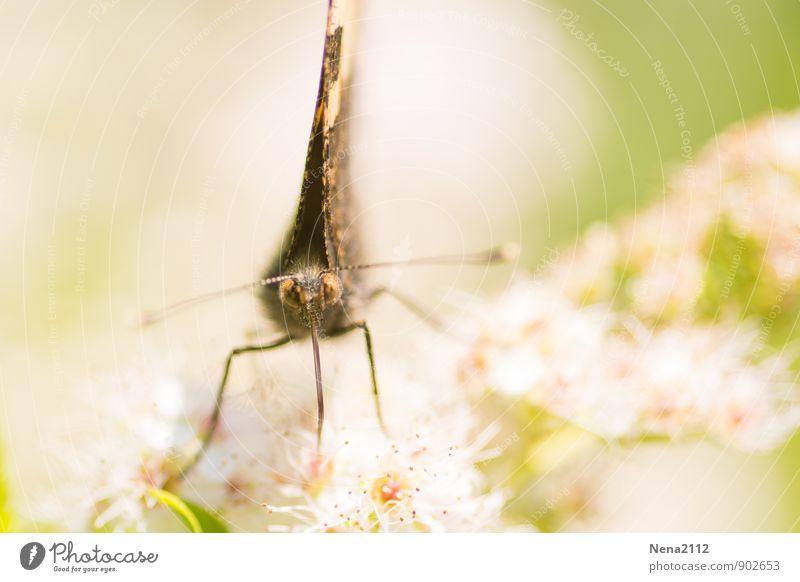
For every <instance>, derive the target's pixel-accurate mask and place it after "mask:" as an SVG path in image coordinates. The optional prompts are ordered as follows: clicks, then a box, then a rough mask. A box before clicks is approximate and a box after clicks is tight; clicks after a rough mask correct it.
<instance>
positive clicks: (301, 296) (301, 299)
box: [280, 279, 306, 309]
mask: <svg viewBox="0 0 800 582" xmlns="http://www.w3.org/2000/svg"><path fill="white" fill-rule="evenodd" d="M280 297H281V303H283V304H284V305H286V306H288V307H291V308H292V309H299V308H300V306H301V305H303V304H304V303H305V302H306V301H305V299H306V292H305V291H304V290H303V288H302V287H301V286H300V285H299V284H298V283H297V281H295V280H294V279H287V280H286V281H284V282H283V283H281V288H280Z"/></svg>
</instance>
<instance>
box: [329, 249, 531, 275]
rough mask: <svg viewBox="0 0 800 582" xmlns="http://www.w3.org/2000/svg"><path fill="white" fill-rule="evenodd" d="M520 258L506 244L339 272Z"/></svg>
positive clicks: (363, 266)
mask: <svg viewBox="0 0 800 582" xmlns="http://www.w3.org/2000/svg"><path fill="white" fill-rule="evenodd" d="M518 256H519V246H518V245H517V244H515V243H505V244H503V245H500V246H499V247H495V248H493V249H489V250H488V251H482V252H479V253H472V254H467V255H441V256H437V257H421V258H418V259H410V260H408V261H386V262H381V263H367V264H363V265H346V266H344V267H339V268H338V269H337V270H339V271H360V270H362V269H377V268H380V267H395V266H403V265H453V264H456V265H462V264H463V265H485V264H492V263H507V262H510V261H513V260H515V259H516V258H517V257H518Z"/></svg>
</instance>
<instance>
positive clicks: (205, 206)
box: [0, 0, 800, 531]
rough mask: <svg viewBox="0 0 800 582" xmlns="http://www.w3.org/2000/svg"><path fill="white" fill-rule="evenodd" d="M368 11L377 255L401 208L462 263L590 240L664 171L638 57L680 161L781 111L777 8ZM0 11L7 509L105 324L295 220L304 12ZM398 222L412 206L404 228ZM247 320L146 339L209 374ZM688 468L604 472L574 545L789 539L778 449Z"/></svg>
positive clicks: (797, 485)
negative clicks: (616, 537) (750, 533)
mask: <svg viewBox="0 0 800 582" xmlns="http://www.w3.org/2000/svg"><path fill="white" fill-rule="evenodd" d="M366 4H367V10H368V14H369V17H370V19H371V20H367V22H368V23H370V25H371V26H370V27H365V29H367V30H366V32H365V33H364V43H365V44H364V46H365V47H366V48H365V49H364V50H365V54H364V55H362V56H363V57H364V61H365V62H366V65H365V66H364V67H363V72H362V77H361V78H362V79H363V80H364V81H363V83H364V87H363V91H362V96H361V97H360V100H359V102H358V103H359V106H358V107H360V108H361V111H362V114H361V117H360V125H361V127H362V129H361V130H360V133H358V139H359V140H360V141H361V142H362V143H364V144H366V145H367V146H369V147H367V148H365V151H363V152H361V153H360V154H359V156H357V159H356V162H358V163H360V164H361V167H362V168H368V169H369V170H370V171H369V172H367V171H365V172H364V173H365V174H368V175H367V176H365V178H364V179H363V182H362V185H363V187H364V189H365V190H367V191H370V192H375V195H376V196H377V195H382V196H384V198H383V199H382V200H381V202H380V203H376V204H375V207H374V208H372V210H373V211H374V213H375V215H376V216H377V218H375V220H374V223H375V225H377V226H373V229H374V230H376V231H379V232H382V231H384V230H385V231H386V235H385V237H384V238H385V241H384V242H376V243H375V247H376V255H379V256H380V255H381V254H382V253H383V256H386V254H387V253H388V254H389V255H391V252H392V249H395V248H397V247H398V245H401V244H402V243H403V241H404V240H405V239H404V237H407V236H408V233H407V232H404V231H403V230H402V229H400V230H397V229H395V230H394V231H392V230H391V228H390V227H391V225H389V228H385V227H386V225H387V222H393V221H390V220H388V219H387V218H386V217H387V216H389V217H396V216H397V214H396V211H397V209H398V208H405V210H403V212H406V213H408V214H406V215H403V216H405V217H406V218H408V219H409V221H418V220H421V221H422V222H421V225H420V226H419V227H418V230H419V232H423V231H424V232H428V231H431V232H432V233H433V234H419V232H417V233H415V234H414V236H415V237H416V238H415V239H414V241H413V243H414V244H413V246H414V249H415V250H416V249H420V251H421V249H423V248H425V249H430V248H446V242H447V241H451V240H461V241H462V242H463V238H464V236H465V234H464V233H467V234H466V236H467V238H468V239H469V244H464V245H462V246H463V248H466V247H470V248H476V247H477V248H480V247H481V246H483V244H484V243H486V242H490V241H493V240H498V239H504V238H509V237H510V238H518V239H520V240H521V241H522V243H523V250H524V253H523V262H524V264H525V266H526V267H529V268H531V269H536V268H537V266H539V265H541V264H542V263H543V262H545V261H546V260H547V257H548V254H549V253H550V252H551V249H557V248H560V247H563V246H568V245H570V244H572V243H573V242H574V241H575V240H576V238H577V237H578V236H579V233H580V232H581V231H582V230H583V229H585V228H586V227H587V226H588V225H590V224H591V223H593V222H596V221H600V220H613V219H615V218H617V217H620V216H624V215H628V214H630V213H632V212H635V211H636V210H637V208H640V207H641V206H642V205H644V204H646V203H647V202H648V201H651V200H654V199H657V198H659V197H661V196H663V195H664V193H665V189H666V188H665V184H666V180H667V177H668V175H669V173H670V172H672V171H674V170H675V168H677V167H679V166H680V164H681V163H682V162H683V158H682V154H683V153H685V151H686V150H684V151H683V152H682V149H681V147H682V145H683V144H682V136H681V129H680V128H679V127H678V125H677V122H676V117H675V113H674V104H670V102H669V99H668V96H667V94H666V93H665V89H664V87H663V86H660V85H659V78H658V77H657V75H656V71H655V70H654V67H653V63H654V62H655V61H660V63H661V70H662V71H663V72H664V74H665V75H666V76H667V77H668V79H669V83H670V85H671V87H672V89H673V90H674V93H675V95H676V96H677V99H678V101H679V104H680V105H681V106H682V107H683V110H684V113H685V121H686V129H687V130H688V131H689V135H690V148H691V149H690V151H691V155H692V157H695V158H696V156H697V153H698V152H699V150H700V149H701V148H702V146H703V144H705V143H708V142H709V141H713V139H714V135H715V134H717V133H718V132H721V131H722V130H724V129H725V128H726V127H727V126H729V125H730V124H732V123H735V122H738V121H740V120H746V119H751V118H753V117H754V116H758V115H762V114H769V113H770V112H776V111H781V110H788V109H793V108H795V107H797V106H798V104H800V85H798V78H797V67H796V66H795V63H797V62H798V60H797V59H798V57H800V54H799V51H800V34H798V33H800V3H798V2H797V1H796V0H778V1H771V2H769V3H767V2H757V1H738V2H726V1H724V0H718V1H714V2H689V1H680V0H679V1H673V0H670V1H665V0H662V1H658V2H652V1H651V2H648V1H645V2H625V1H621V0H618V1H615V2H588V1H582V2H577V1H576V2H565V3H545V2H537V3H533V2H525V1H521V0H502V1H492V2H487V1H485V0H484V1H477V0H472V1H469V2H455V1H450V2H422V1H417V2H404V3H403V6H397V5H396V3H392V2H377V1H376V2H369V1H367V2H366ZM0 15H2V16H1V17H0V47H2V49H3V50H2V52H0V54H2V55H5V56H4V59H5V60H4V61H3V63H2V65H0V67H1V68H0V86H2V87H3V89H2V91H0V137H2V138H3V141H2V143H1V144H0V145H2V157H1V158H0V164H1V165H0V196H2V200H3V207H4V208H5V211H4V213H3V214H4V215H5V216H4V217H3V218H2V223H0V224H2V226H3V229H4V245H3V249H2V250H0V266H2V268H3V271H4V272H5V273H6V284H5V285H3V288H2V291H0V293H2V295H1V296H0V318H2V321H3V326H2V331H0V334H2V335H0V349H2V361H0V388H1V389H2V394H3V398H2V400H0V406H2V413H3V416H2V417H0V418H3V419H4V422H3V435H2V437H3V441H4V442H5V443H6V444H7V454H5V455H3V457H2V458H3V460H4V461H5V469H6V479H5V481H6V482H8V483H9V488H10V491H11V492H12V494H13V495H12V500H13V502H14V504H16V506H17V507H19V508H22V512H23V513H26V509H27V507H28V505H29V504H30V503H33V501H32V499H33V496H34V492H35V491H37V490H39V491H41V490H44V491H46V490H47V488H48V487H54V486H56V483H55V481H54V479H53V477H52V475H50V472H49V468H48V462H47V459H46V457H45V456H39V455H37V454H32V453H31V451H35V450H40V449H41V448H42V447H45V448H46V443H47V439H48V438H52V435H53V434H56V435H58V434H69V433H70V432H71V431H74V430H76V428H77V427H76V426H75V425H74V423H73V422H72V421H71V420H70V410H71V408H70V404H72V403H73V401H74V392H73V390H74V388H73V384H74V382H73V380H74V379H75V378H82V377H86V376H89V375H91V374H92V373H93V372H94V371H96V370H98V369H102V368H104V367H111V368H113V367H115V366H123V365H125V364H126V362H127V361H128V360H129V359H134V355H135V352H136V350H137V349H138V348H139V347H140V343H141V340H140V339H139V338H138V336H137V335H136V334H135V333H133V332H131V331H129V330H128V329H127V327H126V326H125V322H124V313H125V312H126V310H128V309H130V308H134V309H136V308H141V307H152V306H153V305H159V304H162V303H165V302H167V301H171V300H175V299H179V298H182V297H185V296H186V295H188V294H192V293H197V292H199V291H205V290H209V289H214V288H219V287H220V286H222V285H221V284H220V281H222V282H223V285H224V284H235V283H238V282H241V281H243V280H248V277H250V276H252V275H253V274H254V273H257V272H258V270H259V269H260V267H261V266H262V265H263V264H264V263H265V257H266V256H267V255H268V253H269V250H270V249H271V248H272V247H273V245H274V244H275V241H276V240H277V239H278V238H279V235H280V233H279V228H280V225H281V224H283V223H284V222H285V219H286V217H287V216H288V214H289V212H290V211H291V207H292V206H293V204H294V195H295V194H294V193H295V190H296V184H297V176H298V175H299V172H300V169H301V167H302V163H303V155H304V152H305V145H304V141H305V139H306V136H307V125H308V119H310V111H311V108H312V105H313V93H314V90H315V84H314V77H315V76H316V74H317V66H318V64H317V61H318V54H319V31H320V26H321V24H320V23H321V22H322V17H323V15H324V5H323V3H322V2H318V1H316V2H308V3H304V4H302V5H299V4H296V3H294V2H269V3H264V4H263V5H260V4H259V5H254V4H253V3H248V2H240V3H237V4H233V5H227V4H222V3H219V2H209V1H205V2H193V3H190V2H179V1H173V2H167V3H162V4H161V5H159V6H150V5H148V6H131V5H130V4H128V3H122V2H115V1H112V0H107V1H95V2H79V3H75V4H72V5H70V6H66V5H62V4H61V3H58V2H55V1H54V0H51V1H50V2H44V3H42V4H40V5H37V7H30V6H28V5H27V3H22V2H17V3H12V4H11V5H8V4H6V5H4V6H3V7H2V8H0ZM576 17H577V19H576ZM588 35H591V39H587V37H588ZM592 43H596V44H592ZM597 51H603V53H602V54H603V55H608V56H610V57H613V58H614V59H616V60H617V61H619V65H618V69H619V68H624V70H625V71H626V72H627V74H626V75H624V76H623V75H620V74H619V71H615V70H614V69H613V68H612V67H610V66H608V65H607V64H604V63H603V62H602V61H601V55H600V54H598V52H597ZM427 87H432V89H430V90H428V89H426V88H427ZM425 115H428V117H426V116H425ZM432 120H433V121H432ZM431 152H433V154H431ZM373 169H374V171H373ZM464 184H466V185H467V187H468V189H469V190H470V192H469V195H468V196H466V195H465V194H464ZM287 193H288V194H287ZM415 197H418V198H415ZM415 200H416V201H422V203H424V204H429V205H430V209H429V210H430V212H426V213H424V216H415V215H414V210H413V209H412V210H408V208H409V207H410V206H411V207H413V206H414V201H415ZM442 209H444V210H442ZM381 216H383V217H384V218H381ZM381 220H382V221H383V222H381ZM425 220H429V221H430V222H429V223H426V222H425ZM448 220H449V221H450V222H452V224H451V225H450V226H449V227H447V228H445V227H442V228H441V229H439V227H438V226H435V225H438V224H440V223H442V222H443V221H444V222H447V221H448ZM400 222H402V221H400ZM426 227H430V228H426ZM448 229H449V230H448ZM447 250H450V249H447ZM456 250H458V249H456ZM456 282H457V281H455V276H453V275H447V274H446V275H443V276H441V277H440V278H438V279H434V280H433V281H426V282H425V284H424V285H420V286H421V287H423V288H424V286H425V285H431V284H436V285H438V286H440V287H441V286H446V285H452V284H454V283H456ZM458 283H459V284H461V286H462V287H464V286H465V287H466V288H467V289H468V290H471V289H473V288H477V283H475V281H474V280H471V279H467V280H466V282H464V281H463V280H461V279H459V280H458ZM414 285H415V283H413V282H412V283H411V286H412V287H413V286H414ZM249 309H250V308H249V307H246V308H242V314H243V315H242V317H241V318H240V319H239V320H236V319H234V318H232V317H230V313H227V314H226V315H224V316H215V315H214V312H213V311H203V312H202V315H203V317H202V318H198V319H192V320H188V321H184V322H183V323H182V324H181V323H180V322H179V323H176V324H175V327H166V328H165V329H164V330H162V331H159V332H157V333H156V337H155V339H153V340H152V341H154V342H156V343H158V342H161V343H162V344H163V345H164V346H167V347H171V346H174V345H175V344H176V343H181V344H183V343H190V344H191V343H192V342H195V344H196V345H194V346H188V347H187V346H185V345H181V349H182V350H186V351H187V352H188V353H190V354H192V353H198V351H199V353H201V354H202V356H201V357H202V358H203V361H207V362H208V366H209V367H213V366H214V365H216V363H217V362H218V361H219V359H220V354H222V353H223V352H224V350H225V348H226V346H228V345H230V343H231V342H233V341H236V338H237V337H241V335H240V332H241V321H242V320H245V321H247V320H248V318H250V317H252V311H249ZM215 317H216V318H215ZM199 319H202V321H199ZM187 330H190V335H191V338H190V339H188V340H186V341H184V339H183V338H185V337H186V336H185V334H186V331H187ZM201 338H212V340H210V341H212V342H213V347H212V348H209V347H207V343H208V341H209V340H208V339H205V340H203V339H201ZM193 350H194V351H193ZM48 434H49V435H51V436H50V437H48V436H47V435H48ZM692 451H693V452H692V454H691V455H688V454H686V455H684V454H683V453H681V451H680V449H676V452H665V451H660V450H655V449H654V450H650V451H647V450H645V451H640V452H638V453H637V454H638V455H642V456H641V457H637V456H636V455H632V456H631V458H627V457H626V458H624V459H622V460H620V459H615V462H617V463H620V467H621V469H620V470H617V471H615V472H614V475H615V477H613V478H611V479H609V480H608V481H607V482H605V483H604V484H603V493H602V495H600V497H601V498H603V499H610V501H607V502H606V503H605V505H604V507H605V509H603V508H601V509H599V510H598V511H599V515H597V516H596V517H595V518H594V521H589V522H587V523H588V525H584V526H583V527H587V528H589V529H594V528H596V529H610V530H619V529H621V530H625V529H644V530H647V529H650V530H659V529H689V528H692V527H697V528H698V529H734V530H737V529H738V530H779V531H785V530H793V531H797V530H798V529H800V525H799V524H798V522H799V521H800V480H798V471H800V439H797V438H796V439H795V440H794V441H793V442H791V443H790V444H789V445H788V446H787V447H785V448H784V449H783V450H781V451H779V452H778V453H776V454H774V455H772V456H768V457H745V456H742V455H736V454H733V453H727V452H722V451H717V450H716V449H714V448H713V447H711V446H710V445H709V446H708V448H706V449H703V450H702V451H700V452H698V450H697V449H692ZM648 456H649V457H648ZM654 456H655V458H657V461H656V462H653V463H650V462H649V461H648V460H647V459H648V458H651V457H654ZM687 459H689V460H687ZM637 466H645V467H647V470H646V473H647V474H646V475H641V474H638V473H637V472H636V467H637ZM709 466H711V467H713V471H712V474H711V475H710V476H709V473H708V472H707V471H706V468H707V467H709ZM701 469H702V471H703V473H702V474H703V482H702V483H692V475H693V474H695V472H699V471H701ZM632 475H636V479H635V483H633V484H632V482H631V481H632V479H631V476H632ZM673 475H681V479H679V480H674V479H673V480H669V482H670V483H672V488H671V489H670V488H666V487H665V486H664V482H665V481H664V477H665V476H673ZM2 483H3V480H2V479H0V484H2ZM615 496H616V497H615ZM686 496H689V497H691V498H692V499H690V500H687V499H686ZM4 499H5V496H4V494H3V492H2V491H0V503H2V502H3V500H4ZM709 503H712V504H713V507H714V511H706V512H705V513H704V516H705V517H704V520H703V521H701V522H699V523H698V522H697V520H696V518H695V517H694V515H696V511H697V508H704V507H707V506H708V504H709ZM663 507H669V508H673V509H674V511H670V514H669V515H665V514H664V513H663V512H662V511H660V509H663ZM604 511H605V513H603V512H604ZM693 512H695V513H693ZM634 514H635V516H634ZM3 516H4V513H3V511H2V510H1V509H0V522H2V521H4V517H3ZM13 527H14V525H12V528H13ZM17 527H23V525H18V526H17Z"/></svg>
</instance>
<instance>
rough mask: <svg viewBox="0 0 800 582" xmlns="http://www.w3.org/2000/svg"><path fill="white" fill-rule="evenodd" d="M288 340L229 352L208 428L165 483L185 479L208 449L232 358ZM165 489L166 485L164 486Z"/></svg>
mask: <svg viewBox="0 0 800 582" xmlns="http://www.w3.org/2000/svg"><path fill="white" fill-rule="evenodd" d="M289 341H291V340H290V338H289V337H288V336H287V337H282V338H280V339H279V340H276V341H274V342H270V343H268V344H260V345H253V346H240V347H238V348H235V349H233V350H231V353H230V354H228V359H227V360H226V361H225V371H224V372H223V373H222V381H221V382H220V383H219V388H218V389H217V395H216V398H215V400H214V412H212V413H211V418H209V421H208V426H207V427H206V430H205V433H204V434H203V438H202V440H201V441H200V448H199V449H198V450H197V451H196V452H195V453H194V454H193V455H192V458H191V459H190V460H189V462H188V463H186V465H184V466H183V467H182V468H181V469H180V470H179V472H178V473H177V474H176V475H174V476H173V477H172V478H170V479H169V481H168V482H167V483H168V484H170V482H173V481H179V480H181V479H183V478H184V477H186V476H187V475H188V474H189V472H190V471H191V470H192V469H193V468H194V466H195V465H196V464H197V462H198V461H199V460H200V459H201V458H202V456H203V454H204V453H205V451H206V449H207V448H208V446H209V444H211V439H212V438H213V437H214V431H215V430H216V429H217V425H218V424H219V417H220V413H221V412H222V398H223V396H224V395H225V387H226V386H227V384H228V376H229V375H230V372H231V366H232V364H233V360H234V358H236V357H237V356H241V355H242V354H248V353H252V352H265V351H267V350H271V349H274V348H278V347H280V346H283V345H286V344H287V343H289ZM164 488H167V485H165V486H164Z"/></svg>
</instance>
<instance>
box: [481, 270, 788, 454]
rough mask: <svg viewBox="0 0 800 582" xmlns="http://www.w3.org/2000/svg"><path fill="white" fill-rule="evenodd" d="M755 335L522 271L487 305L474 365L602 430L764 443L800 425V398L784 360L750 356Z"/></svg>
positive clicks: (490, 382)
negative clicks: (596, 296) (570, 296)
mask: <svg viewBox="0 0 800 582" xmlns="http://www.w3.org/2000/svg"><path fill="white" fill-rule="evenodd" d="M753 340H754V335H753V334H749V333H745V332H743V331H742V330H735V329H734V330H731V329H726V328H724V327H721V326H685V327H677V326H672V327H662V328H658V329H656V330H649V329H647V328H645V327H644V326H643V325H642V324H641V323H639V322H638V321H637V320H635V319H634V318H632V317H631V316H621V315H619V314H617V313H615V312H614V311H611V310H608V309H605V308H603V307H602V306H601V305H595V306H593V307H590V308H579V307H576V306H575V305H573V304H572V303H571V302H570V301H568V300H566V299H565V298H563V297H561V296H560V295H558V294H556V293H555V292H554V291H553V290H552V288H548V287H546V286H544V285H542V284H539V283H535V282H531V281H520V282H517V283H516V284H515V285H513V286H512V288H511V289H510V290H509V291H507V292H506V293H505V294H504V295H503V296H502V297H500V298H499V299H498V300H497V301H495V303H494V306H493V308H492V309H491V310H488V311H487V313H486V315H485V318H484V325H483V327H482V331H481V335H480V339H479V340H478V341H477V342H476V343H475V345H474V347H473V350H472V352H471V353H470V355H469V357H468V358H467V360H466V362H467V363H466V368H467V370H468V371H469V372H471V375H472V376H473V377H474V379H475V381H477V382H479V383H481V384H483V385H485V386H487V387H489V388H490V389H493V390H496V391H498V392H500V393H503V394H505V395H507V396H509V397H524V398H526V399H528V400H529V401H530V402H531V403H533V404H534V405H536V406H537V407H540V408H542V409H543V410H546V411H547V412H550V413H551V414H555V415H557V416H559V417H562V418H564V419H566V420H568V421H570V422H573V423H575V424H577V425H579V426H581V427H583V428H585V429H586V430H588V431H591V432H593V433H595V434H597V435H599V436H600V437H602V438H604V439H608V440H616V439H622V440H625V439H640V438H644V437H651V436H660V437H669V438H678V437H683V436H689V435H692V436H705V435H709V436H712V437H714V438H716V439H717V440H719V441H722V442H723V443H726V444H730V445H732V446H736V447H738V448H741V449H744V450H748V451H764V450H769V449H770V448H772V447H774V446H775V445H777V444H778V443H780V442H781V441H783V440H785V439H786V438H787V436H788V435H789V434H790V433H791V432H792V431H794V430H795V429H797V428H798V426H800V406H798V404H797V402H795V401H792V400H791V399H792V398H793V395H794V394H795V393H794V387H793V385H792V382H791V376H790V374H789V370H788V368H787V365H786V362H785V361H783V360H781V359H779V358H771V359H766V360H764V361H761V362H759V363H754V362H752V361H751V358H750V352H751V350H752V349H753V345H754V342H753Z"/></svg>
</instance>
